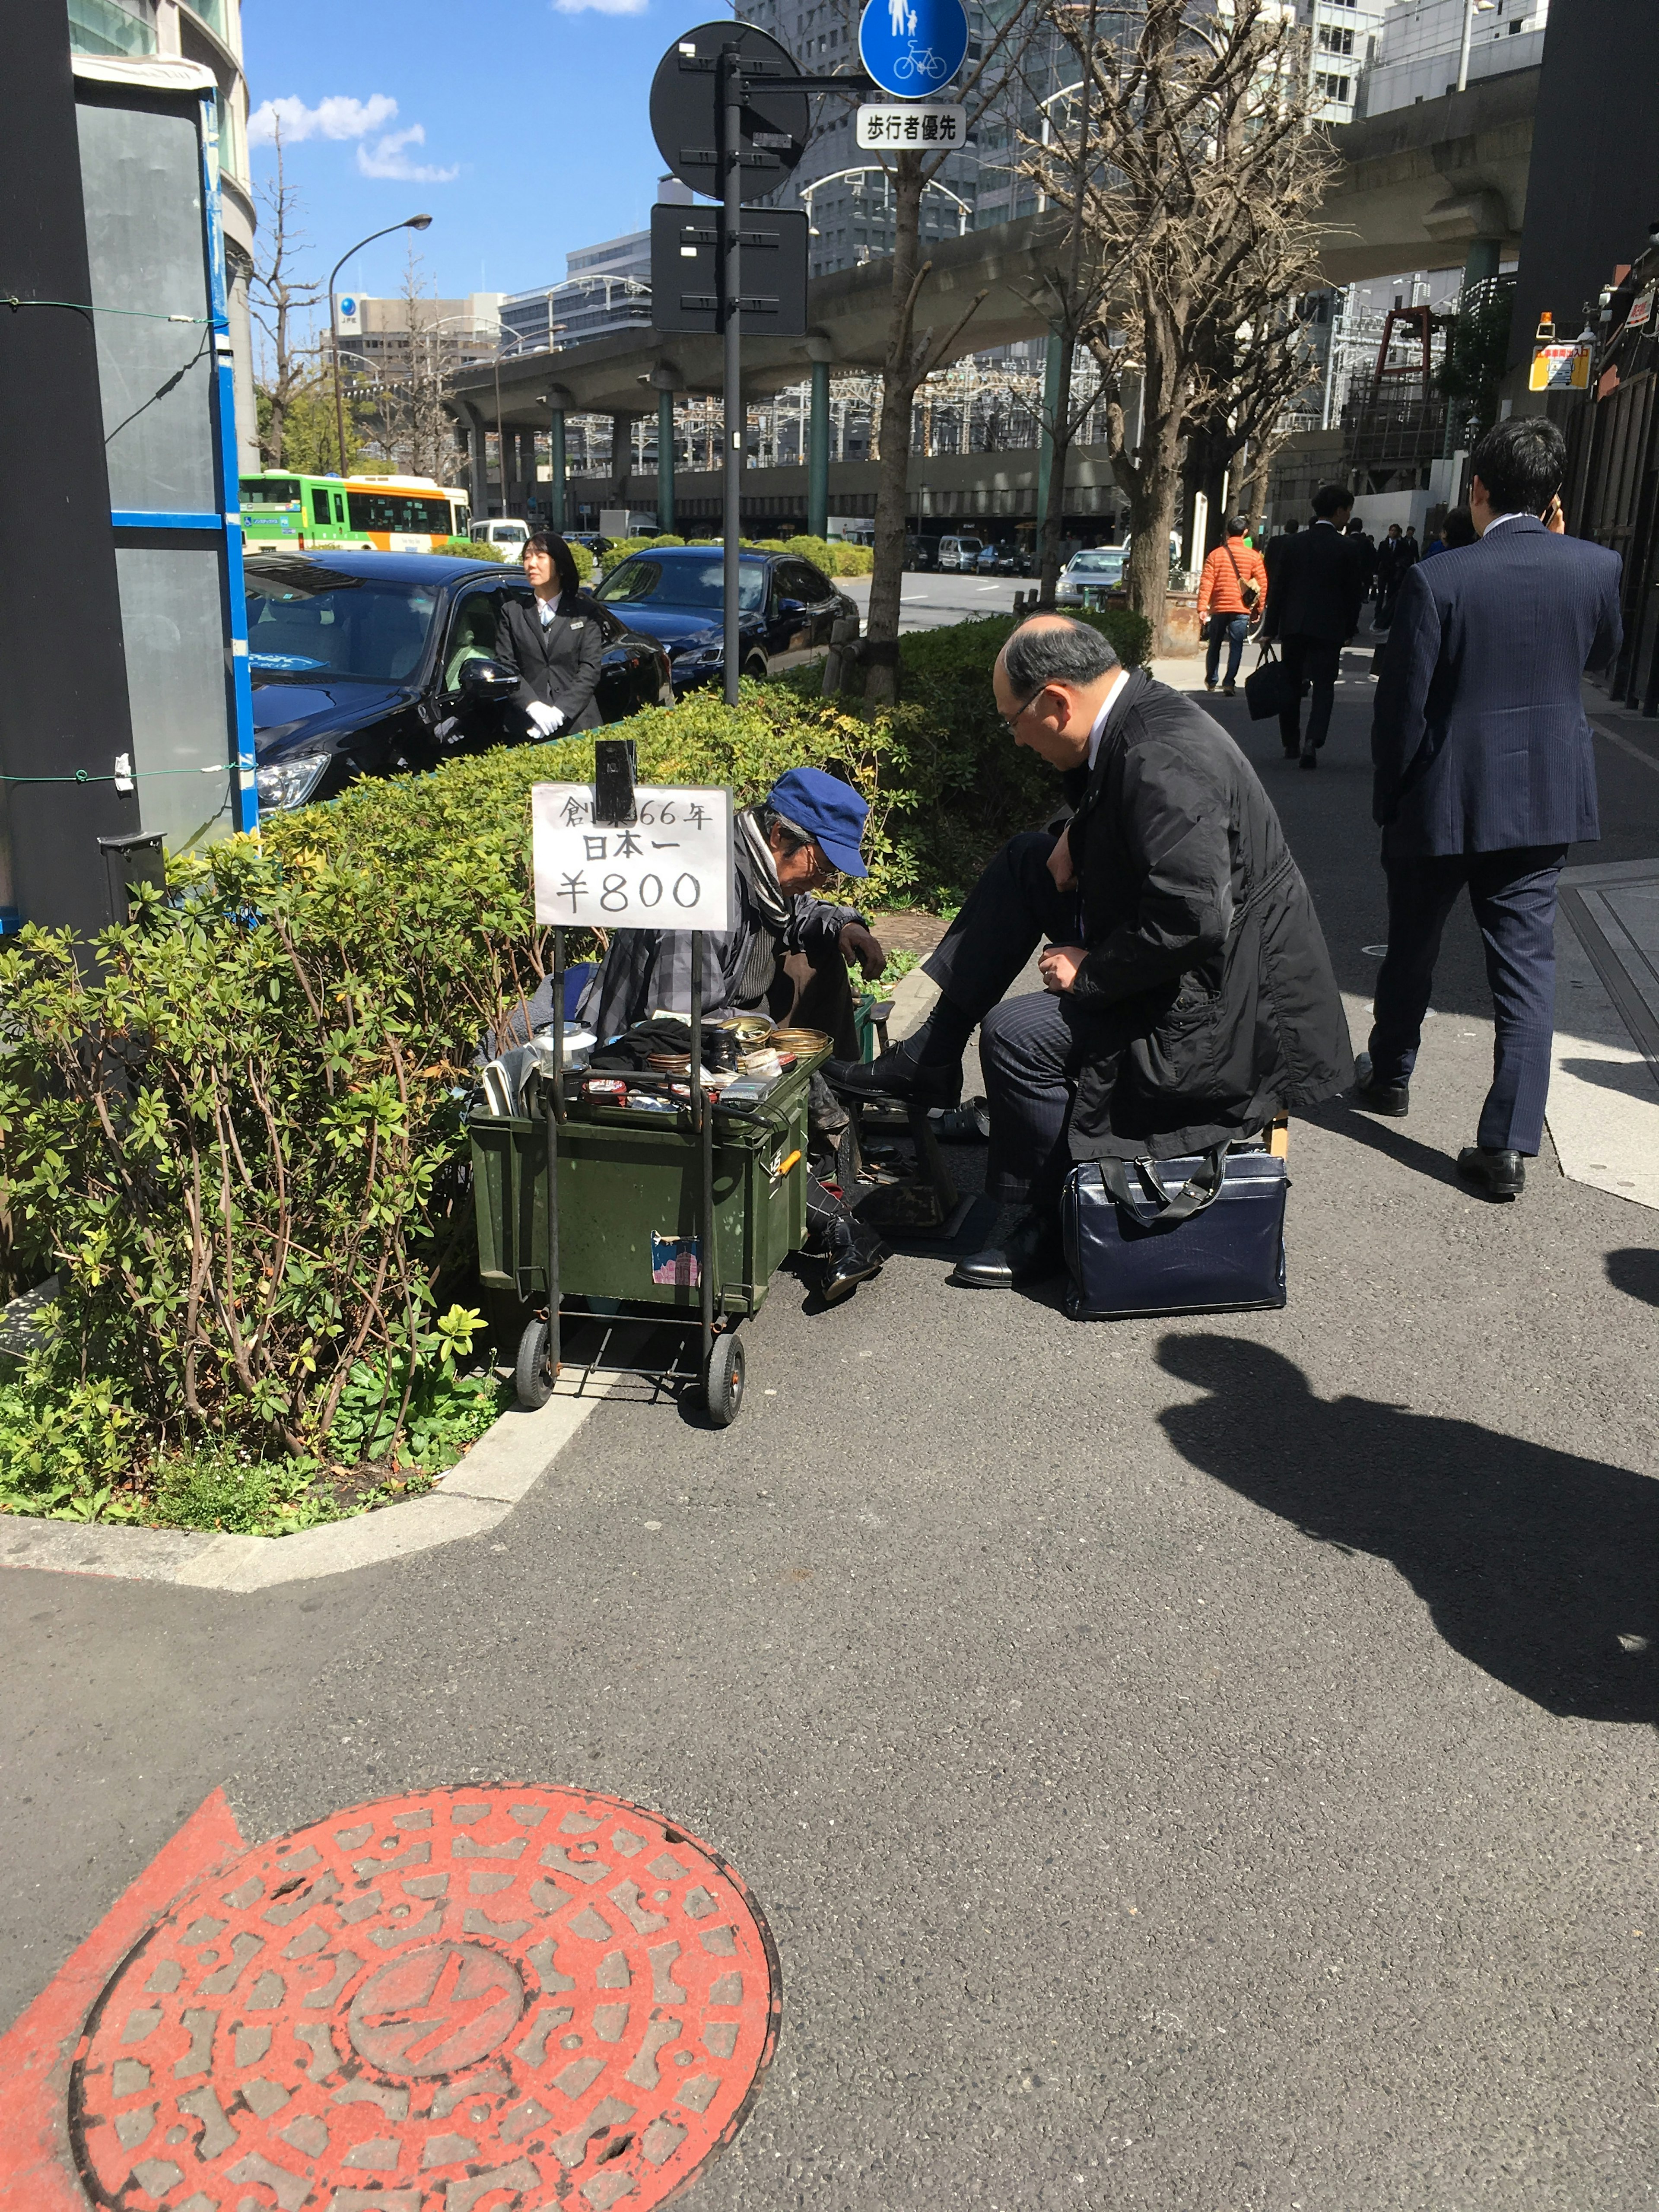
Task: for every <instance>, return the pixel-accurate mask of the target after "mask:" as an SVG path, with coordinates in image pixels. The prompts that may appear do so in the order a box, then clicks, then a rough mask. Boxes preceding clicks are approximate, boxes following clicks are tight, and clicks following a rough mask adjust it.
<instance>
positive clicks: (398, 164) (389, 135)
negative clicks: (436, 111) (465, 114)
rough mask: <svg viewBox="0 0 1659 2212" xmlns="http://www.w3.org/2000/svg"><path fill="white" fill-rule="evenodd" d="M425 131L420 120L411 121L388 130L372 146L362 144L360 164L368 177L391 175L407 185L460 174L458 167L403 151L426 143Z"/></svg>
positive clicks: (437, 181) (446, 179) (444, 182)
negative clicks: (436, 165)
mask: <svg viewBox="0 0 1659 2212" xmlns="http://www.w3.org/2000/svg"><path fill="white" fill-rule="evenodd" d="M425 143H426V131H425V130H424V129H423V128H422V125H420V124H418V123H411V124H410V126H409V128H408V130H406V131H387V132H386V136H385V137H383V138H378V139H376V141H375V142H374V146H373V148H370V147H368V146H363V145H360V146H359V147H358V149H357V167H359V169H361V170H362V173H363V174H364V176H366V177H391V178H394V179H397V180H398V182H399V183H402V184H405V185H447V184H448V183H449V182H450V180H451V179H452V178H454V177H459V175H460V169H459V167H455V168H453V169H438V168H434V167H429V166H428V165H427V164H426V163H423V162H420V161H410V158H409V156H408V155H406V154H405V153H404V147H405V146H424V145H425Z"/></svg>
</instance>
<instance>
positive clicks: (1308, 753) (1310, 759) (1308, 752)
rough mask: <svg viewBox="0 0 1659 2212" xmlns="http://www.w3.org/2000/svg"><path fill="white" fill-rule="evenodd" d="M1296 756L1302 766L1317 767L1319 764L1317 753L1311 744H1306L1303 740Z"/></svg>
mask: <svg viewBox="0 0 1659 2212" xmlns="http://www.w3.org/2000/svg"><path fill="white" fill-rule="evenodd" d="M1298 757H1299V759H1300V761H1301V763H1302V765H1303V767H1304V768H1317V767H1318V766H1319V755H1318V753H1317V752H1316V750H1315V749H1314V747H1313V746H1312V745H1310V744H1306V743H1305V742H1304V744H1303V747H1302V750H1301V753H1300V755H1299V756H1298Z"/></svg>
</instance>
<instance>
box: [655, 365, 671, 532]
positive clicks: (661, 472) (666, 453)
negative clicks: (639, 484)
mask: <svg viewBox="0 0 1659 2212" xmlns="http://www.w3.org/2000/svg"><path fill="white" fill-rule="evenodd" d="M657 527H658V529H659V530H663V531H671V530H672V529H673V527H674V395H673V393H672V392H659V393H658V394H657Z"/></svg>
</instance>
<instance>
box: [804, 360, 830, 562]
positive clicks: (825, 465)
mask: <svg viewBox="0 0 1659 2212" xmlns="http://www.w3.org/2000/svg"><path fill="white" fill-rule="evenodd" d="M806 439H807V442H806V534H807V536H808V537H809V538H827V537H828V536H829V362H827V361H815V362H813V363H812V412H811V419H810V421H809V422H808V425H807V434H806Z"/></svg>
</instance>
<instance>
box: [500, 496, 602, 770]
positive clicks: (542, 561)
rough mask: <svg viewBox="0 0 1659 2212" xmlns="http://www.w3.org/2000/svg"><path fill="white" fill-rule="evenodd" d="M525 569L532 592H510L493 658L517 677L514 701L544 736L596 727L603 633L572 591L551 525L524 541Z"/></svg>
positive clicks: (564, 551)
mask: <svg viewBox="0 0 1659 2212" xmlns="http://www.w3.org/2000/svg"><path fill="white" fill-rule="evenodd" d="M523 558H524V573H525V576H526V580H528V582H529V585H530V587H531V589H532V591H533V592H535V594H536V596H535V599H533V600H532V603H531V604H530V605H528V606H526V605H525V604H524V602H523V601H522V600H521V599H508V600H507V603H506V605H504V606H503V607H502V609H501V623H500V625H499V627H498V628H497V629H496V632H495V658H496V659H497V660H501V661H505V663H506V664H507V666H508V667H509V668H510V669H512V670H513V673H514V674H515V675H516V676H517V677H518V678H519V684H520V689H519V692H518V704H519V705H520V706H521V707H522V708H524V710H525V712H526V714H528V715H529V717H530V719H531V720H532V722H533V723H534V725H535V726H536V728H537V730H538V732H539V734H540V735H541V736H543V737H544V738H556V737H559V736H561V735H564V736H568V735H569V734H570V732H572V731H574V730H597V729H598V728H599V725H600V723H601V721H602V720H603V719H604V718H603V717H602V716H601V714H600V713H599V702H598V700H597V699H596V698H595V697H594V696H593V695H594V691H595V690H596V689H597V687H598V684H599V662H600V659H601V658H602V656H603V654H604V652H605V639H604V635H603V634H602V631H601V629H600V625H599V617H597V616H596V615H594V614H593V613H592V611H589V610H586V609H585V608H584V607H583V605H582V602H581V600H580V599H579V598H578V597H577V589H578V586H579V583H580V578H579V577H578V576H577V574H576V562H575V558H574V555H573V554H572V553H571V550H570V548H569V547H568V545H567V544H565V542H564V540H563V538H560V537H557V536H556V534H555V533H554V532H551V531H549V530H542V531H538V532H537V533H536V535H535V536H534V537H533V538H529V539H527V540H526V544H525V549H524V556H523Z"/></svg>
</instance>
